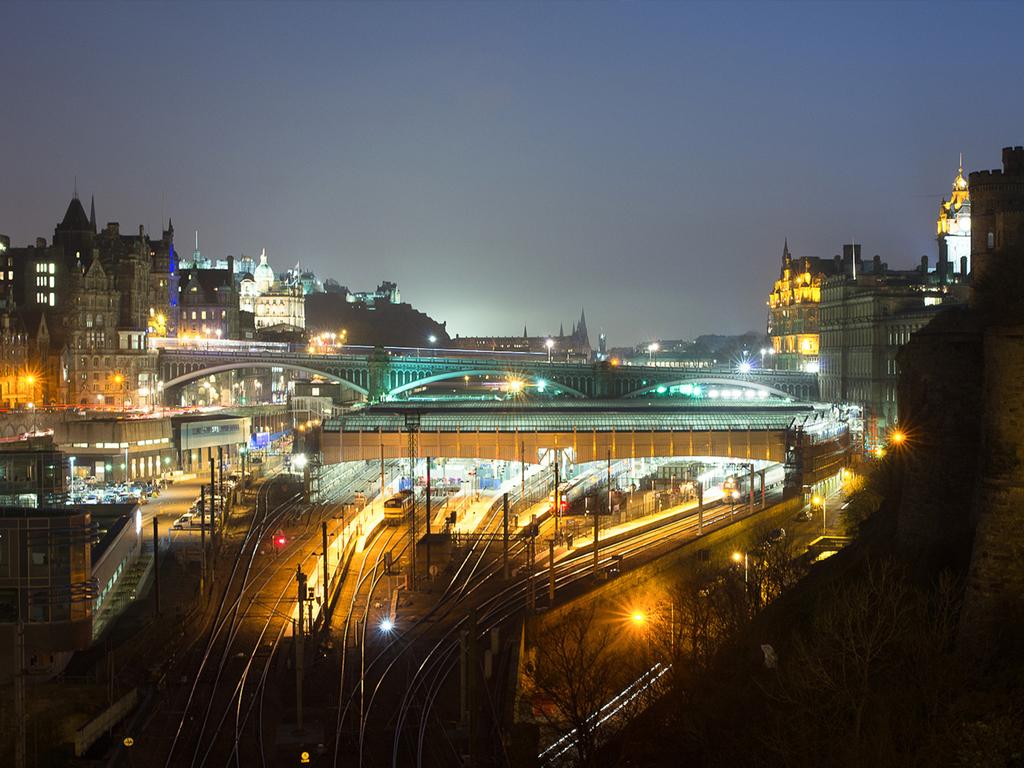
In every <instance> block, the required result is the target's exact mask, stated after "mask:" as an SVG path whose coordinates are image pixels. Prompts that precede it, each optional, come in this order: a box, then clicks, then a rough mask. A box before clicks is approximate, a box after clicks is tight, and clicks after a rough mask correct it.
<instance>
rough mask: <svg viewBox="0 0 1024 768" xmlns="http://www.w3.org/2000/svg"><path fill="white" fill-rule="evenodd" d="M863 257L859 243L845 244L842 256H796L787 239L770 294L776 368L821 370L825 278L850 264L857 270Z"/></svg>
mask: <svg viewBox="0 0 1024 768" xmlns="http://www.w3.org/2000/svg"><path fill="white" fill-rule="evenodd" d="M859 259H860V246H859V245H856V244H854V245H848V246H846V245H844V246H843V256H842V257H839V256H836V257H835V258H833V259H821V258H817V257H804V258H799V259H794V258H793V256H792V254H791V253H790V251H789V241H788V240H787V241H786V243H785V245H783V248H782V268H781V270H780V271H779V279H778V280H776V281H775V284H774V286H772V292H771V294H769V296H768V336H769V338H770V339H771V346H772V349H773V360H772V365H773V366H774V367H775V368H776V369H778V370H782V371H805V372H808V373H817V372H818V370H819V367H820V365H819V361H818V354H819V349H820V345H821V338H820V323H821V318H820V314H819V311H820V304H821V285H822V282H823V281H824V280H825V278H827V277H830V276H832V275H835V274H841V273H842V272H843V271H844V266H846V265H849V267H850V269H851V270H852V271H853V272H855V271H856V264H857V262H858V261H859Z"/></svg>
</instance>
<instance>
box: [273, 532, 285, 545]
mask: <svg viewBox="0 0 1024 768" xmlns="http://www.w3.org/2000/svg"><path fill="white" fill-rule="evenodd" d="M287 543H288V540H287V539H286V538H285V537H284V534H283V533H279V534H277V536H275V537H274V546H275V547H283V546H284V545H285V544H287Z"/></svg>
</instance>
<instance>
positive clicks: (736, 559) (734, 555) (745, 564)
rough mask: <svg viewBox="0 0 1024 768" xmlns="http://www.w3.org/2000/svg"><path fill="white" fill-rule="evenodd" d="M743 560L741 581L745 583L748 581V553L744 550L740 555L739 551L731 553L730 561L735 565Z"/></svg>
mask: <svg viewBox="0 0 1024 768" xmlns="http://www.w3.org/2000/svg"><path fill="white" fill-rule="evenodd" d="M741 560H742V561H743V583H744V584H747V583H749V581H750V555H749V553H747V552H744V553H743V554H742V555H741V554H740V553H739V552H733V553H732V561H733V562H734V563H736V564H737V565H739V564H740V561H741Z"/></svg>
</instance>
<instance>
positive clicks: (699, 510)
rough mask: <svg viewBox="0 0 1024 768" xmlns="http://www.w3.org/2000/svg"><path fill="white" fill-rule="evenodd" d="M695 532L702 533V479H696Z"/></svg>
mask: <svg viewBox="0 0 1024 768" xmlns="http://www.w3.org/2000/svg"><path fill="white" fill-rule="evenodd" d="M697 533H698V534H701V533H704V481H703V480H698V481H697Z"/></svg>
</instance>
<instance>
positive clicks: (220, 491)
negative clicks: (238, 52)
mask: <svg viewBox="0 0 1024 768" xmlns="http://www.w3.org/2000/svg"><path fill="white" fill-rule="evenodd" d="M217 477H218V478H220V482H219V484H218V485H217V495H218V496H220V497H221V498H222V499H223V498H224V446H223V445H218V446H217ZM223 503H224V502H221V504H223ZM221 511H222V512H223V511H224V510H221Z"/></svg>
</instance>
